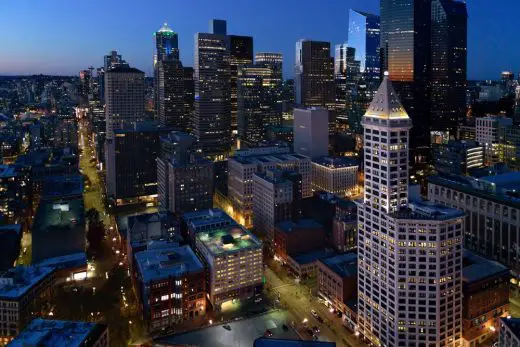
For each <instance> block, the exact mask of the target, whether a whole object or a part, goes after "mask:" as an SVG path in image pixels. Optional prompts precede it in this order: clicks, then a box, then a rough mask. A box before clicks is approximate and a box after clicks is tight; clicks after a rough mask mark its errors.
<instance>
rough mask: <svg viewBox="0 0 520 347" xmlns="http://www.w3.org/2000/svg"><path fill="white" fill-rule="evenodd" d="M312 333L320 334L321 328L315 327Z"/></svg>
mask: <svg viewBox="0 0 520 347" xmlns="http://www.w3.org/2000/svg"><path fill="white" fill-rule="evenodd" d="M312 331H314V333H315V334H319V332H320V328H318V327H317V326H313V327H312Z"/></svg>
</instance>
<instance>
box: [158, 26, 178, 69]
mask: <svg viewBox="0 0 520 347" xmlns="http://www.w3.org/2000/svg"><path fill="white" fill-rule="evenodd" d="M154 36H155V61H156V62H157V61H161V60H163V59H164V58H165V57H172V58H173V59H176V60H179V38H178V36H177V33H175V32H174V31H173V30H172V29H171V28H170V27H169V26H168V23H164V25H163V26H162V27H161V28H160V29H159V30H158V31H156V32H155V33H154Z"/></svg>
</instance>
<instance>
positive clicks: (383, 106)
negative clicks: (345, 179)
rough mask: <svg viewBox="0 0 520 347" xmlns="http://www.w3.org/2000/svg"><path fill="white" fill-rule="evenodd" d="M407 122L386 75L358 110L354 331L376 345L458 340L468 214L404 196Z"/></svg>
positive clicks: (435, 343) (449, 343) (453, 342)
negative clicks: (360, 158) (361, 174)
mask: <svg viewBox="0 0 520 347" xmlns="http://www.w3.org/2000/svg"><path fill="white" fill-rule="evenodd" d="M411 127H412V123H411V120H410V118H409V117H408V114H407V113H406V111H405V109H404V107H403V106H402V104H401V102H400V100H399V98H398V97H397V94H396V92H395V90H394V88H393V86H392V83H391V82H390V80H389V79H388V77H386V76H385V78H384V79H383V82H382V83H381V86H380V87H379V89H378V91H377V93H376V95H375V97H374V100H373V101H372V103H371V104H370V106H369V108H368V110H367V112H366V114H365V116H364V117H363V128H364V142H365V193H364V199H363V202H360V203H359V204H358V226H359V230H358V247H359V248H358V252H359V253H358V254H359V263H358V331H359V332H360V333H361V335H362V336H364V337H365V338H367V339H368V340H369V341H370V342H371V343H373V344H374V345H376V346H388V347H390V346H392V347H395V346H421V345H423V344H424V345H429V346H453V347H454V346H460V342H461V334H462V320H461V314H462V303H461V302H462V299H461V297H462V275H461V272H462V230H463V224H464V218H465V214H464V212H462V211H459V210H456V209H453V208H447V207H444V206H441V205H434V204H431V203H427V202H423V201H421V202H410V201H409V200H408V177H409V172H408V152H409V148H408V143H409V132H410V129H411Z"/></svg>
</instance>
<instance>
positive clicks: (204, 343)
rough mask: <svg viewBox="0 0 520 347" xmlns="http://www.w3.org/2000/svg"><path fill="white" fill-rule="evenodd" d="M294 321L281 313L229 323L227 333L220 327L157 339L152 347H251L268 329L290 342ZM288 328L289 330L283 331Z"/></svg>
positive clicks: (287, 314)
mask: <svg viewBox="0 0 520 347" xmlns="http://www.w3.org/2000/svg"><path fill="white" fill-rule="evenodd" d="M296 320H297V319H296V318H295V317H294V316H293V315H291V313H289V312H287V311H284V310H280V311H276V312H271V313H267V314H263V315H259V316H254V317H252V318H247V319H242V320H237V321H232V322H230V323H228V325H229V328H230V329H229V330H228V329H225V328H224V327H223V325H213V326H210V327H207V328H203V329H198V330H193V331H189V332H186V333H181V334H175V335H171V336H165V337H161V338H158V339H157V340H155V341H154V344H155V343H157V344H158V345H164V346H166V345H168V344H169V345H170V346H171V345H188V346H191V345H194V346H200V347H238V346H247V347H251V346H253V343H254V341H255V340H256V339H257V338H259V337H261V336H263V335H264V334H265V331H266V330H267V329H269V330H271V332H272V333H273V338H277V339H287V340H293V339H298V335H297V334H296V332H294V330H293V329H292V328H291V327H290V322H291V321H296ZM284 324H287V326H289V330H287V331H284V330H283V328H282V327H283V325H284Z"/></svg>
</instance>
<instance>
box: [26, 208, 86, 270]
mask: <svg viewBox="0 0 520 347" xmlns="http://www.w3.org/2000/svg"><path fill="white" fill-rule="evenodd" d="M84 251H85V207H84V204H83V199H82V198H80V199H59V200H49V201H41V202H40V205H39V206H38V211H37V212H36V216H35V218H34V223H33V228H32V261H33V262H40V261H43V260H45V259H48V258H54V257H60V256H64V255H68V254H73V253H79V252H84Z"/></svg>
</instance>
